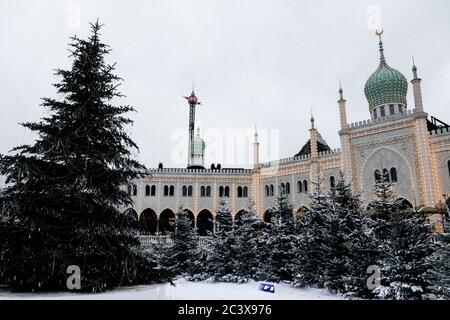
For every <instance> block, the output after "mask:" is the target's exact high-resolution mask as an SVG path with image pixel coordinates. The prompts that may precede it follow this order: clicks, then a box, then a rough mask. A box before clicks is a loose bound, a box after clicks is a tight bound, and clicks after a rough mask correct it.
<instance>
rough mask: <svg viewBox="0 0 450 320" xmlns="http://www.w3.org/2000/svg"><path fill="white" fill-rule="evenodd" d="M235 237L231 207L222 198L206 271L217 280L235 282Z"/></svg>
mask: <svg viewBox="0 0 450 320" xmlns="http://www.w3.org/2000/svg"><path fill="white" fill-rule="evenodd" d="M234 247H235V238H234V231H233V221H232V219H231V208H230V207H229V206H228V203H227V201H225V200H224V199H221V200H220V202H219V205H218V207H217V209H216V219H215V230H214V234H213V236H212V240H211V246H210V252H209V254H208V257H207V259H206V273H207V274H208V275H209V277H212V278H213V279H214V280H215V281H222V282H235V281H237V279H236V277H235V276H234V275H233V264H234V259H235V257H236V252H234Z"/></svg>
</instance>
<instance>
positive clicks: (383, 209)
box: [369, 175, 400, 242]
mask: <svg viewBox="0 0 450 320" xmlns="http://www.w3.org/2000/svg"><path fill="white" fill-rule="evenodd" d="M374 193H375V199H374V200H373V201H372V202H370V204H369V208H370V210H369V211H370V213H369V214H370V217H371V218H372V219H373V220H374V221H375V229H374V233H375V235H376V236H377V238H378V239H379V240H380V241H382V242H383V241H385V240H386V239H387V237H388V234H387V232H388V228H389V222H390V219H391V217H392V213H394V212H398V211H400V202H399V201H398V200H397V199H396V194H395V190H394V188H393V186H392V184H391V183H390V182H389V181H388V180H387V179H386V177H385V176H384V175H383V176H380V178H379V180H377V181H376V183H375V185H374Z"/></svg>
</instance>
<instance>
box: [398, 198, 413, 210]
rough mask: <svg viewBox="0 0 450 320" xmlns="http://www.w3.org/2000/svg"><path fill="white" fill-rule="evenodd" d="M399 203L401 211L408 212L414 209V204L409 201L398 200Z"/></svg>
mask: <svg viewBox="0 0 450 320" xmlns="http://www.w3.org/2000/svg"><path fill="white" fill-rule="evenodd" d="M397 201H398V202H400V210H407V209H412V208H413V205H412V203H411V202H410V201H409V200H407V199H403V198H398V199H397Z"/></svg>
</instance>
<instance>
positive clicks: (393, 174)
mask: <svg viewBox="0 0 450 320" xmlns="http://www.w3.org/2000/svg"><path fill="white" fill-rule="evenodd" d="M391 181H392V182H397V181H398V180H397V169H396V168H391Z"/></svg>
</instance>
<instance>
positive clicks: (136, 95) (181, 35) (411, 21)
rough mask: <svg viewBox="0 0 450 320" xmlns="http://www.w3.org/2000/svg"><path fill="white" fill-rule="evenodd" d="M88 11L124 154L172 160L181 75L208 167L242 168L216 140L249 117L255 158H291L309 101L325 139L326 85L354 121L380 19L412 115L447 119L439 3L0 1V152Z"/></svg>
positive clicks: (332, 138) (448, 8)
mask: <svg viewBox="0 0 450 320" xmlns="http://www.w3.org/2000/svg"><path fill="white" fill-rule="evenodd" d="M97 18H99V19H100V22H101V23H104V24H105V27H104V28H103V30H102V39H103V41H104V42H106V43H107V44H109V45H110V46H111V48H112V49H113V52H112V54H110V55H109V57H108V58H107V61H108V62H109V63H113V62H117V69H116V71H117V74H118V75H119V76H121V77H122V78H123V79H124V83H123V84H122V86H121V91H122V93H123V94H125V95H126V98H123V99H121V100H120V103H123V104H131V105H133V106H134V107H135V108H136V110H137V113H136V114H132V115H131V117H132V118H133V119H134V120H135V123H134V125H133V127H131V128H129V132H130V134H131V135H132V137H133V138H134V139H135V141H136V142H137V143H138V145H139V147H140V151H139V154H136V156H137V157H138V158H139V159H140V161H141V162H143V163H144V164H145V165H147V166H149V167H154V166H156V165H157V164H158V163H159V162H163V163H164V165H165V166H175V167H182V166H184V165H185V163H186V161H185V159H186V158H187V154H182V157H181V158H180V157H179V155H180V152H181V153H182V152H183V151H185V150H183V149H180V146H183V147H184V146H185V145H186V143H185V142H180V137H179V134H180V133H186V131H187V124H188V107H187V104H186V101H185V100H184V99H183V98H182V97H181V95H182V94H185V95H188V94H189V93H190V91H191V88H192V81H195V91H196V93H197V96H198V97H199V99H200V100H201V101H203V103H204V104H203V106H199V107H198V109H197V110H198V111H197V123H198V125H199V126H200V127H201V130H202V135H205V139H206V140H207V143H208V139H211V138H212V137H215V141H209V144H207V150H206V163H207V165H208V166H209V164H210V163H211V162H215V163H218V162H220V163H223V165H224V166H233V167H242V166H246V167H247V166H248V165H249V164H248V160H246V161H242V160H239V159H238V160H236V159H233V157H228V159H227V157H226V156H225V155H224V153H225V154H228V153H229V154H233V152H236V150H232V149H233V148H234V149H236V148H237V149H239V148H241V147H239V146H238V147H236V146H233V144H232V143H231V144H230V143H229V142H223V143H222V142H220V143H218V141H227V137H228V136H229V134H230V133H231V134H233V133H234V134H236V133H239V132H240V131H239V130H241V131H242V130H246V129H248V130H251V129H252V128H253V127H254V125H255V124H256V125H257V126H258V128H259V130H260V132H261V136H262V141H261V148H262V149H263V150H262V151H263V154H262V160H273V159H276V158H278V157H282V158H284V157H290V156H293V155H294V154H295V153H297V152H298V151H299V149H300V148H301V147H302V145H303V144H304V143H305V142H306V141H307V139H308V138H309V132H308V129H309V118H310V112H311V111H310V110H311V109H313V113H314V117H315V119H316V126H317V127H318V129H319V131H320V133H321V134H322V136H323V137H324V139H325V140H326V141H327V142H328V144H329V145H330V146H331V147H332V148H337V147H339V136H338V134H337V131H338V130H339V118H338V107H337V103H336V101H337V99H338V81H339V79H342V84H343V88H344V94H345V98H346V99H347V105H348V107H347V111H348V118H349V121H351V122H354V121H360V120H365V119H368V118H369V111H368V103H367V101H366V98H365V96H364V84H365V81H366V80H367V78H368V77H369V76H370V75H371V74H372V72H373V71H375V69H376V68H377V65H378V40H377V38H376V37H375V35H374V32H373V31H374V30H373V29H374V28H375V26H377V25H378V24H379V23H380V21H381V26H382V27H383V29H384V30H385V33H384V35H383V39H384V46H385V54H386V59H387V62H388V64H389V65H390V66H391V67H394V68H396V69H398V70H399V71H401V72H402V73H403V74H404V75H405V76H406V77H407V79H408V80H410V79H411V77H412V72H411V65H412V62H411V56H412V55H414V56H415V60H416V65H417V67H418V70H419V76H420V77H421V78H422V79H423V82H422V85H423V87H422V89H423V98H424V107H425V110H426V111H427V112H429V113H430V114H431V115H434V116H436V117H438V118H440V119H442V120H444V121H447V122H450V112H449V108H450V2H449V1H448V0H432V1H424V0H422V1H419V0H414V1H411V0H408V1H406V0H404V1H392V0H389V1H375V0H373V1H365V0H345V1H344V0H343V1H332V0H330V1H320V0H319V1H318V0H314V1H300V0H296V1H292V0H281V1H280V0H277V1H276V0H273V1H263V0H253V1H250V0H247V1H245V0H240V1H234V0H233V1H230V0H222V1H212V0H195V1H194V0H190V1H186V0H176V1H173V0H157V1H111V0H104V1H99V0H95V1H92V0H89V1H87V0H86V1H69V0H67V1H61V0H52V1H42V0H41V1H36V0H34V1H29V0H27V1H22V0H19V1H18V0H0V137H1V138H0V153H6V152H8V151H9V150H10V149H12V148H13V147H14V146H17V145H19V144H24V143H32V142H33V135H32V134H30V132H29V131H28V130H26V129H24V128H22V127H21V126H19V125H18V123H19V122H26V121H37V120H38V119H39V118H40V117H42V116H43V115H45V113H46V111H45V110H44V109H43V108H42V107H39V104H40V98H42V97H55V98H58V96H57V94H56V92H55V89H54V88H53V87H52V85H51V84H52V83H55V82H57V81H59V79H58V78H56V77H55V76H54V75H53V72H54V71H53V70H54V69H55V68H68V67H69V66H70V58H69V56H68V51H67V44H68V43H69V37H70V36H73V35H77V36H80V37H86V36H87V35H88V34H89V25H88V22H90V21H95V20H96V19H97ZM379 18H380V19H381V20H380V19H379ZM412 106H413V100H412V89H411V85H410V86H409V90H408V107H409V108H412ZM265 133H268V134H270V135H271V137H272V140H271V141H272V146H271V147H269V146H268V143H266V142H265V141H264V135H265ZM218 136H221V137H222V138H224V140H220V139H219V140H218V139H217V137H218ZM180 143H181V144H180ZM208 145H210V146H211V145H214V147H210V148H208ZM218 145H220V148H217V146H218ZM218 149H221V150H220V151H221V152H220V151H219V152H218ZM269 149H270V150H269ZM185 152H186V151H185ZM237 152H240V151H239V150H237ZM180 159H181V160H180Z"/></svg>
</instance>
